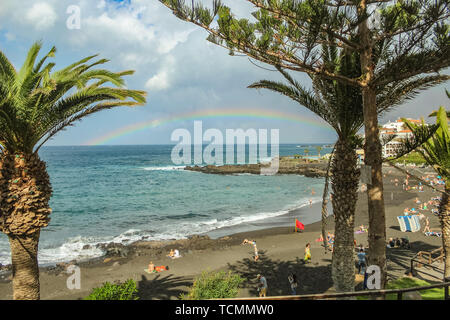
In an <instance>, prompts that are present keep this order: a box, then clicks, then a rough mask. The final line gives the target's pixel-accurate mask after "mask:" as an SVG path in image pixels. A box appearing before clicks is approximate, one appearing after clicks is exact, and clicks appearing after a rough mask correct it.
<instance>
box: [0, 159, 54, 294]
mask: <svg viewBox="0 0 450 320" xmlns="http://www.w3.org/2000/svg"><path fill="white" fill-rule="evenodd" d="M51 194H52V188H51V185H50V179H49V176H48V174H47V170H46V165H45V163H44V162H43V161H41V160H40V159H39V156H38V155H37V154H28V155H27V154H7V153H4V154H3V155H2V156H1V158H0V195H1V197H0V231H2V232H3V233H5V234H6V235H7V236H8V237H9V243H10V247H11V259H12V267H13V290H14V299H39V269H38V261H37V251H38V244H39V235H40V229H41V228H43V227H46V226H47V225H48V223H49V221H50V218H49V215H50V213H51V209H50V207H49V200H50V196H51Z"/></svg>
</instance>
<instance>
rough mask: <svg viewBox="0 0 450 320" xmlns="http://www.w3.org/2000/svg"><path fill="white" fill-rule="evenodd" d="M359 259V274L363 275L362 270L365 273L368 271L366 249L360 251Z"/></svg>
mask: <svg viewBox="0 0 450 320" xmlns="http://www.w3.org/2000/svg"><path fill="white" fill-rule="evenodd" d="M357 257H358V274H361V269H362V271H363V274H364V272H365V271H366V266H367V263H366V253H365V252H364V249H359V252H358V254H357Z"/></svg>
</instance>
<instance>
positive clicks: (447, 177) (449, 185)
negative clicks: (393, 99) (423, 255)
mask: <svg viewBox="0 0 450 320" xmlns="http://www.w3.org/2000/svg"><path fill="white" fill-rule="evenodd" d="M447 114H448V111H447V112H446V111H445V109H444V107H440V108H439V110H438V111H437V112H433V113H432V114H431V115H430V116H436V125H437V127H438V129H437V131H436V132H435V133H434V135H433V136H432V137H431V138H430V139H428V140H427V142H425V143H424V144H422V145H421V147H419V148H417V150H416V151H418V152H419V153H420V154H421V155H422V156H423V158H424V159H425V161H426V162H427V163H428V164H429V165H430V166H432V167H433V168H434V170H435V171H436V172H437V173H438V174H439V175H440V176H442V177H443V179H444V181H445V190H444V192H443V193H442V200H441V203H440V206H439V220H440V222H441V228H442V245H443V248H444V255H445V263H444V276H445V278H447V279H449V278H450V197H449V194H450V133H449V130H448V120H449V118H448V116H447ZM403 121H404V122H405V123H406V125H407V126H408V128H409V129H410V130H411V131H412V132H413V134H414V139H413V140H419V139H422V137H428V136H429V133H430V131H431V130H433V129H432V128H430V127H428V126H426V125H425V123H424V121H423V120H422V125H415V124H413V123H411V122H410V121H408V120H406V119H403ZM405 144H406V145H407V146H408V144H410V142H409V141H408V140H406V141H405Z"/></svg>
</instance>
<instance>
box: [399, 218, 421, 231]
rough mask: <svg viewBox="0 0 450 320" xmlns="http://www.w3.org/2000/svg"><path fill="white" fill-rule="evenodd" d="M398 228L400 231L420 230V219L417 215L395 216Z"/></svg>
mask: <svg viewBox="0 0 450 320" xmlns="http://www.w3.org/2000/svg"><path fill="white" fill-rule="evenodd" d="M397 220H398V224H399V226H400V230H401V231H402V232H417V231H420V219H419V217H418V216H416V215H413V216H398V217H397Z"/></svg>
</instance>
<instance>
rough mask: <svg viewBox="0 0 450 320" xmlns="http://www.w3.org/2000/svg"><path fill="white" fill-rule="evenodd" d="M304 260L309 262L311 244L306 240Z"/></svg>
mask: <svg viewBox="0 0 450 320" xmlns="http://www.w3.org/2000/svg"><path fill="white" fill-rule="evenodd" d="M304 262H305V263H308V262H311V244H310V243H309V242H308V243H307V244H306V247H305V258H304Z"/></svg>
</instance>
